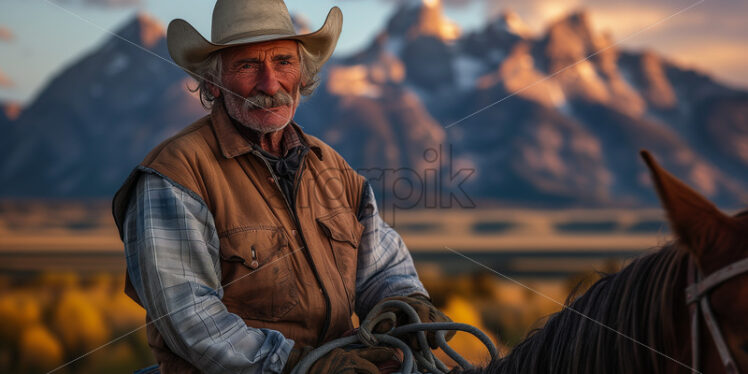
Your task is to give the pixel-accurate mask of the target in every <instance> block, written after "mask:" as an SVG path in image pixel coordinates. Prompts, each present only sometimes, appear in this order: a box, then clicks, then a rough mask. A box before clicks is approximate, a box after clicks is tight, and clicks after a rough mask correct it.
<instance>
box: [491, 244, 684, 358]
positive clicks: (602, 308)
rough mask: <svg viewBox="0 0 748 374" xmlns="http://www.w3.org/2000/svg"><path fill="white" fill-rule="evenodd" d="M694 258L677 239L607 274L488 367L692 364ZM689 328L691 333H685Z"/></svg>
mask: <svg viewBox="0 0 748 374" xmlns="http://www.w3.org/2000/svg"><path fill="white" fill-rule="evenodd" d="M687 263H688V261H687V257H685V255H684V254H683V253H681V252H679V251H677V250H676V249H675V248H673V247H672V246H670V247H666V248H665V249H662V250H660V251H658V252H655V253H653V254H650V255H647V256H644V257H642V258H639V259H636V260H634V261H633V262H632V263H631V264H629V265H628V266H626V267H625V268H624V269H623V270H621V271H620V272H618V273H615V274H611V275H607V276H605V277H603V278H602V279H600V280H599V281H597V282H596V283H595V284H593V285H592V286H591V287H590V289H589V290H588V291H587V292H586V293H585V294H583V295H582V296H580V297H578V298H577V299H576V300H574V301H573V302H572V303H571V304H570V305H568V304H567V305H568V307H565V308H564V309H563V310H562V311H560V312H558V313H555V314H554V315H552V316H551V317H550V318H549V319H548V322H547V323H546V325H545V326H544V327H543V328H540V329H537V330H534V331H532V332H530V334H529V337H528V338H527V339H526V340H525V341H523V342H521V343H520V344H519V345H517V347H515V348H514V350H512V352H511V353H510V354H509V355H508V356H506V357H505V358H503V359H500V360H496V361H493V362H491V364H490V365H489V367H488V368H486V370H485V371H483V372H484V373H564V372H566V373H602V372H604V373H630V372H648V373H649V372H654V373H669V372H674V371H677V368H681V369H682V366H680V365H679V364H678V363H677V362H675V361H673V360H677V361H680V362H684V363H688V362H689V361H688V360H689V357H690V356H689V355H690V344H689V338H688V322H687V320H688V319H687V310H686V306H685V299H684V296H683V289H684V287H685V285H686V267H687ZM683 332H685V334H684V333H683Z"/></svg>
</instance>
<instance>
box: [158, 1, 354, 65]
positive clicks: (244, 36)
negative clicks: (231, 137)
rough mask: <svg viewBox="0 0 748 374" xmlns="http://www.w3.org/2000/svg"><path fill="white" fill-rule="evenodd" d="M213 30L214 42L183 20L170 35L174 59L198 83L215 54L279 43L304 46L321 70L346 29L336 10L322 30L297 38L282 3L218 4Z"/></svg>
mask: <svg viewBox="0 0 748 374" xmlns="http://www.w3.org/2000/svg"><path fill="white" fill-rule="evenodd" d="M211 27H212V30H211V34H210V39H211V40H210V41H208V40H206V39H205V38H204V37H203V36H202V35H200V33H199V32H197V30H195V28H194V27H192V25H190V24H189V23H187V21H185V20H183V19H175V20H173V21H171V23H169V28H168V30H167V31H166V44H167V46H168V48H169V54H170V55H171V58H172V59H173V60H174V62H176V63H177V65H179V66H180V67H181V68H182V69H184V71H186V72H187V73H188V74H189V75H191V76H192V77H194V78H195V79H198V77H197V75H196V74H195V73H196V72H195V68H196V66H198V64H200V63H201V62H202V61H204V60H205V59H206V58H207V57H208V55H210V54H211V53H213V52H215V51H218V50H221V49H224V48H229V47H235V46H239V45H245V44H251V43H257V42H265V41H270V40H279V39H292V40H298V41H299V42H301V43H302V44H303V45H304V47H305V48H306V50H307V51H308V52H309V53H310V54H311V55H312V56H314V59H313V60H312V61H310V62H311V63H312V64H315V65H316V67H317V69H319V68H320V67H322V65H323V64H324V63H325V62H327V60H328V59H329V58H330V56H331V55H332V52H333V50H334V49H335V45H336V44H337V42H338V37H339V36H340V30H341V29H342V27H343V13H342V12H341V11H340V8H338V7H333V8H332V9H330V12H329V13H328V14H327V19H325V24H324V25H322V27H320V29H319V30H317V31H315V32H312V33H308V34H300V35H297V34H296V31H295V30H294V26H293V22H292V21H291V16H290V14H289V13H288V8H286V4H285V3H284V2H283V1H282V0H218V1H217V2H216V6H215V8H213V23H212V25H211ZM198 80H199V79H198Z"/></svg>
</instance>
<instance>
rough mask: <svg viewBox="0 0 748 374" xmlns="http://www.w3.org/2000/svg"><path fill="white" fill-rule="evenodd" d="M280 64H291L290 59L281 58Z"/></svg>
mask: <svg viewBox="0 0 748 374" xmlns="http://www.w3.org/2000/svg"><path fill="white" fill-rule="evenodd" d="M280 64H281V65H291V61H288V60H283V61H281V62H280Z"/></svg>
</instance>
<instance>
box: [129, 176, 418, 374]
mask: <svg viewBox="0 0 748 374" xmlns="http://www.w3.org/2000/svg"><path fill="white" fill-rule="evenodd" d="M362 193H363V196H362V202H363V203H362V208H361V210H360V211H359V212H358V220H359V222H361V223H362V224H363V225H364V227H365V229H364V232H363V236H362V238H361V243H360V245H359V249H358V267H357V274H356V314H358V315H359V316H360V317H363V316H365V315H366V313H367V312H368V311H369V310H371V308H372V307H373V306H374V305H375V304H376V303H377V302H379V301H380V300H381V299H383V298H385V297H388V296H397V295H408V294H412V293H421V294H424V295H428V294H427V292H426V290H425V289H424V288H423V285H422V284H421V282H420V280H419V279H418V275H417V274H416V270H415V267H414V266H413V261H412V259H411V257H410V253H409V252H408V250H407V248H406V246H405V243H404V242H403V240H402V238H401V237H400V236H399V235H398V234H397V232H395V231H394V230H393V229H392V228H391V227H389V226H388V225H387V224H386V223H385V222H384V221H383V220H382V219H381V217H380V216H379V212H378V209H377V205H376V202H375V199H374V193H373V191H372V189H371V187H370V186H368V185H367V186H366V188H364V190H363V192H362ZM123 231H124V238H123V241H124V243H125V253H126V258H127V271H128V274H129V276H130V281H131V282H132V284H133V287H134V288H135V290H136V292H137V294H138V296H139V298H140V300H141V302H142V304H143V306H144V307H145V309H146V311H147V313H148V314H149V316H150V318H151V319H152V320H153V323H155V325H156V327H157V328H158V330H159V332H160V333H161V335H162V336H163V338H164V341H165V342H166V344H167V345H168V346H169V348H170V349H171V350H172V351H173V352H174V353H176V354H178V355H179V356H181V357H183V358H185V359H186V360H187V361H189V362H191V363H192V364H193V365H195V366H196V367H197V368H199V369H200V370H201V371H203V372H206V373H219V372H220V373H223V372H238V373H255V372H272V373H280V372H281V371H282V369H283V366H284V364H285V361H286V360H287V358H288V354H289V353H290V351H291V348H292V347H293V344H294V342H293V340H290V339H288V338H286V337H284V336H283V335H282V334H281V333H280V332H278V331H275V330H269V329H257V328H252V327H251V326H247V325H246V324H245V323H244V321H243V320H242V319H241V318H240V317H239V316H237V315H235V314H233V313H230V312H229V311H228V310H227V309H226V306H225V305H224V304H223V303H222V302H221V299H222V297H223V289H222V287H221V269H220V259H219V240H218V234H217V232H216V228H215V224H214V221H213V216H212V215H211V213H210V211H209V210H208V208H207V207H206V206H205V204H203V203H202V202H201V201H199V200H198V199H196V198H194V197H193V196H192V195H191V194H189V193H187V192H186V191H184V190H183V189H182V188H180V187H179V186H177V185H175V184H172V183H171V182H170V181H169V180H168V179H166V178H162V177H160V176H158V175H154V174H148V173H145V174H143V175H141V177H140V178H139V180H138V183H137V188H136V189H135V191H133V195H132V197H131V199H130V202H129V206H128V210H127V215H126V218H125V220H124V230H123Z"/></svg>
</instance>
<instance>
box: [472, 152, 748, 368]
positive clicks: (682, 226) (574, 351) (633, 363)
mask: <svg viewBox="0 0 748 374" xmlns="http://www.w3.org/2000/svg"><path fill="white" fill-rule="evenodd" d="M641 156H642V157H643V159H644V161H645V163H646V164H647V167H648V168H649V170H650V173H651V175H652V180H653V182H654V185H655V188H656V190H657V193H658V195H659V198H660V201H661V203H662V205H663V208H664V210H665V211H666V213H667V217H668V221H669V225H670V227H671V229H672V230H671V231H672V232H673V234H674V237H675V238H676V239H675V240H674V241H673V242H671V243H668V244H666V245H664V246H662V247H660V248H659V249H658V250H656V251H654V252H652V253H649V254H647V255H644V256H642V257H639V258H637V259H634V260H633V261H632V262H631V263H630V264H628V265H627V266H626V267H624V268H623V269H622V270H621V271H620V272H618V273H614V274H609V275H606V276H603V277H602V278H601V279H600V280H599V281H597V282H596V283H594V284H593V285H592V286H591V287H590V288H589V289H588V291H587V292H586V293H584V294H583V295H580V296H579V297H577V298H573V293H572V295H570V296H569V298H568V299H567V302H566V304H565V307H564V308H563V309H562V310H561V311H559V312H557V313H555V314H553V315H551V316H549V318H548V320H547V322H546V324H545V325H544V326H543V327H542V328H539V329H535V330H533V331H531V332H530V333H529V334H528V336H527V338H526V339H525V340H524V341H522V342H521V343H519V344H518V345H517V346H516V347H515V348H514V349H513V350H512V351H511V352H510V353H509V354H508V355H507V356H505V357H503V358H496V359H493V360H492V361H491V362H490V363H489V364H488V366H487V367H485V368H482V369H472V370H467V371H465V372H464V373H465V374H484V373H485V374H487V373H699V372H701V373H722V372H724V373H731V374H732V373H740V372H743V373H748V256H747V255H748V210H746V211H743V212H742V213H739V214H737V215H735V216H729V215H726V214H724V213H722V212H721V211H720V210H719V209H718V208H717V207H716V206H715V205H714V204H712V203H711V202H710V201H709V200H707V199H706V198H705V197H703V196H702V195H700V194H699V193H698V192H696V191H694V190H693V189H691V188H690V187H688V186H687V185H686V184H685V183H683V182H682V181H680V180H679V179H677V178H676V177H674V176H673V175H671V174H670V173H669V172H667V171H666V170H665V169H663V168H662V167H661V166H660V165H659V164H658V163H657V161H656V160H655V159H654V158H653V157H652V156H651V155H650V154H649V153H648V152H646V151H642V152H641Z"/></svg>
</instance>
